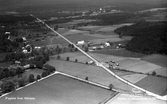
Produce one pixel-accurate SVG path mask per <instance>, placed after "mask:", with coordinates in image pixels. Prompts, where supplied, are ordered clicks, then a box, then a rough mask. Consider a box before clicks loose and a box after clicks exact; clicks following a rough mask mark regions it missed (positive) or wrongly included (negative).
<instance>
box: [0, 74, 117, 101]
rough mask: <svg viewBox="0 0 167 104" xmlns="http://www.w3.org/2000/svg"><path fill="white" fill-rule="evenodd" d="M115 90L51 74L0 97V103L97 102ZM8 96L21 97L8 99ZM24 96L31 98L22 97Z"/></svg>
mask: <svg viewBox="0 0 167 104" xmlns="http://www.w3.org/2000/svg"><path fill="white" fill-rule="evenodd" d="M114 93H115V92H113V91H109V90H106V89H102V88H100V87H96V86H93V85H89V84H86V83H83V82H80V81H78V80H74V79H71V78H68V77H65V76H62V75H59V74H58V75H53V76H51V77H49V78H47V79H44V80H42V81H40V82H37V83H35V84H33V85H31V86H28V87H26V88H24V89H21V90H19V91H14V92H13V93H11V94H9V95H7V96H5V97H2V98H0V102H1V103H2V104H23V103H24V104H98V103H100V102H101V101H103V100H104V99H106V98H107V97H109V96H112V94H114ZM7 97H8V98H11V97H13V98H17V97H20V98H23V99H22V100H19V99H16V100H8V99H7ZM25 97H29V98H33V99H24V98H25Z"/></svg>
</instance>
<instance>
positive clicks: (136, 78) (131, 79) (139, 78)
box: [121, 74, 147, 83]
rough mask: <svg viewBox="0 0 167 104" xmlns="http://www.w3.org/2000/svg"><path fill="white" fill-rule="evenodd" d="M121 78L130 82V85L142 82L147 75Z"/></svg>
mask: <svg viewBox="0 0 167 104" xmlns="http://www.w3.org/2000/svg"><path fill="white" fill-rule="evenodd" d="M121 77H122V78H124V79H126V80H128V81H130V82H132V83H137V82H138V81H140V80H142V79H143V78H145V77H147V75H143V74H132V75H124V76H121Z"/></svg>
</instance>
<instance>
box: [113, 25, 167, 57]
mask: <svg viewBox="0 0 167 104" xmlns="http://www.w3.org/2000/svg"><path fill="white" fill-rule="evenodd" d="M115 32H116V33H118V34H119V35H121V36H127V35H129V36H134V38H132V40H131V41H130V42H129V43H128V44H127V45H126V49H127V50H130V51H133V52H138V53H143V54H152V53H160V54H167V48H166V47H167V44H166V41H167V37H166V34H167V22H140V23H137V24H135V25H132V26H124V27H121V28H118V29H116V30H115Z"/></svg>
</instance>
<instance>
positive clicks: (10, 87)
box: [1, 81, 15, 93]
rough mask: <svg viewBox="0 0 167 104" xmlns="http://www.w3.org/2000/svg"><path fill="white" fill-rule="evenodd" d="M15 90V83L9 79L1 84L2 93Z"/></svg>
mask: <svg viewBox="0 0 167 104" xmlns="http://www.w3.org/2000/svg"><path fill="white" fill-rule="evenodd" d="M14 90H15V84H14V83H13V82H11V81H7V82H4V83H3V84H2V85H1V91H2V93H8V92H11V91H14Z"/></svg>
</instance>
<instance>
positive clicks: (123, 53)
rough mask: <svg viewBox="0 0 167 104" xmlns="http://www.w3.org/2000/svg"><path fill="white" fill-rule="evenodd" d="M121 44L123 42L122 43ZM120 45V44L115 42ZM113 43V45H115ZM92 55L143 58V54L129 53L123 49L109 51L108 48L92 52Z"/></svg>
mask: <svg viewBox="0 0 167 104" xmlns="http://www.w3.org/2000/svg"><path fill="white" fill-rule="evenodd" d="M122 42H123V41H122ZM116 43H121V42H116ZM116 43H114V44H116ZM93 53H100V54H106V55H114V56H122V57H134V58H141V57H143V56H145V55H144V54H140V53H135V52H131V51H128V50H125V49H114V50H113V49H110V48H104V49H101V50H96V51H93Z"/></svg>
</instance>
